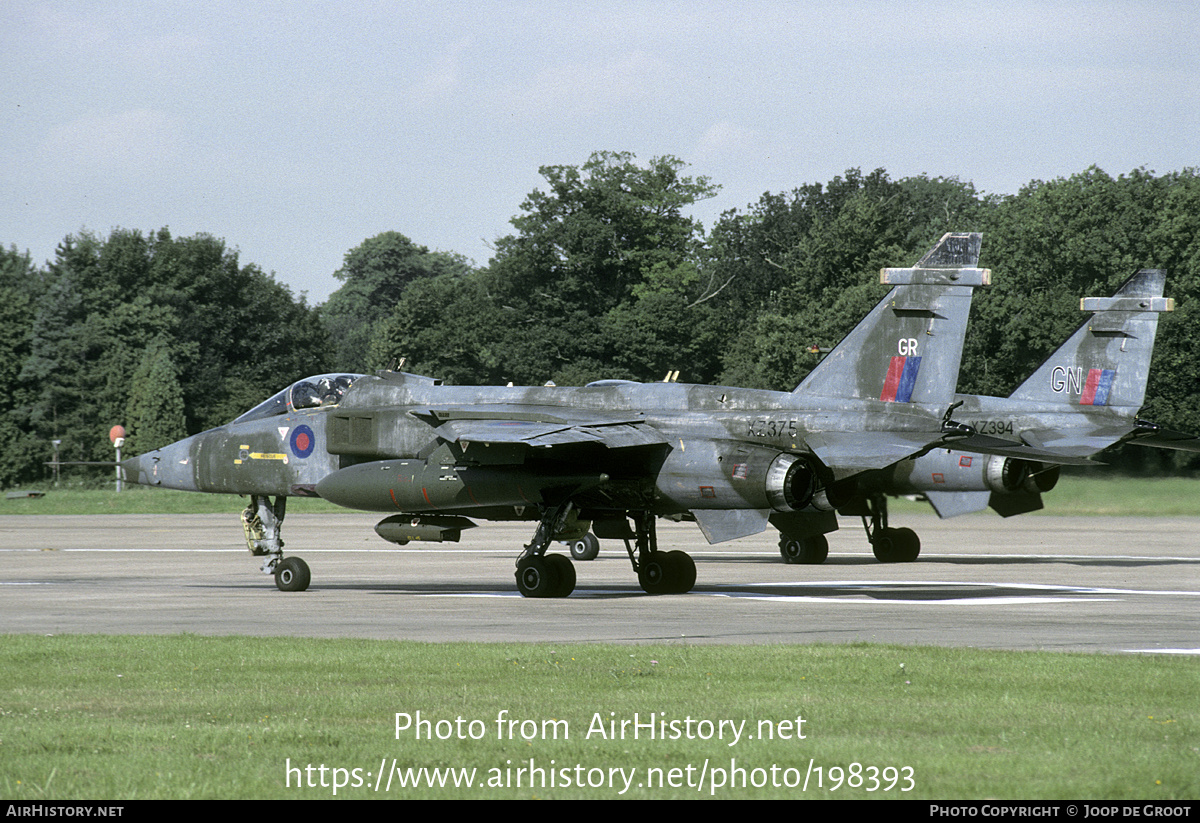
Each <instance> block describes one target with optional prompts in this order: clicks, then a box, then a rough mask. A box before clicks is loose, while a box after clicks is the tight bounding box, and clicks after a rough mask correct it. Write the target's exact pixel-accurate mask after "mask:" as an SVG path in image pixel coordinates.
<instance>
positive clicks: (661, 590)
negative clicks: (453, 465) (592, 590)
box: [516, 502, 696, 597]
mask: <svg viewBox="0 0 1200 823" xmlns="http://www.w3.org/2000/svg"><path fill="white" fill-rule="evenodd" d="M570 510H571V503H570V502H567V503H563V504H561V505H558V506H553V507H551V508H548V509H546V510H545V511H544V512H543V513H542V519H541V521H540V522H539V523H538V527H537V531H536V532H534V535H533V540H532V541H531V542H530V543H529V545H527V546H526V547H525V550H524V551H523V552H521V556H520V557H518V558H517V572H516V578H517V589H518V590H519V591H520V592H521V594H523V595H524V596H525V597H566V596H567V595H569V594H570V593H571V592H572V591H574V590H575V567H574V565H572V564H571V561H570V560H568V559H567V558H566V557H565V556H563V555H561V554H546V548H547V547H548V546H549V545H550V543H551V542H552V541H553V535H554V534H555V533H556V532H558V531H559V530H560V528H561V527H562V525H563V524H564V522H565V519H566V516H567V514H568V512H570ZM628 516H629V517H631V518H633V521H634V527H635V530H636V531H633V532H630V534H629V536H628V537H626V538H625V550H626V552H628V554H629V561H630V562H631V563H632V564H633V570H634V572H635V573H636V574H637V576H638V583H639V584H640V585H641V587H642V589H643V590H644V591H645V592H646V593H647V594H684V593H686V592H689V591H691V590H692V586H694V585H695V584H696V563H695V561H693V560H692V558H691V556H690V555H688V554H687V553H686V552H681V551H669V552H660V551H659V550H658V540H657V536H656V534H655V530H654V515H652V514H651V513H650V512H629V515H628ZM588 537H590V538H591V539H592V541H596V538H595V537H592V535H590V534H589V535H588ZM630 538H633V540H634V541H635V543H636V550H635V548H634V545H631V544H630V542H629V541H630ZM580 542H583V541H575V542H573V543H572V544H571V549H572V554H573V555H575V545H576V543H580ZM596 545H597V547H598V545H599V543H598V541H596ZM576 556H577V557H578V555H576ZM592 556H593V557H594V556H595V555H594V554H593V555H592ZM580 559H590V558H580Z"/></svg>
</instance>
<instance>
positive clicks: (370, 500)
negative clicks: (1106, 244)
mask: <svg viewBox="0 0 1200 823" xmlns="http://www.w3.org/2000/svg"><path fill="white" fill-rule="evenodd" d="M980 240H981V238H980V235H978V234H948V235H946V236H945V237H943V238H942V239H941V241H939V242H938V243H937V245H936V246H935V247H934V248H933V249H932V250H931V251H930V252H929V253H928V254H926V255H925V256H924V257H923V258H922V259H921V260H920V261H918V262H917V264H916V265H914V266H913V267H911V268H900V269H884V270H883V272H882V275H881V279H882V281H883V282H884V283H885V284H889V285H892V286H893V288H892V290H891V291H890V292H889V293H888V294H887V296H886V297H885V298H884V299H883V300H882V301H880V303H879V304H878V305H877V306H876V307H875V308H874V309H873V310H872V311H871V312H870V313H869V314H868V315H867V317H866V318H865V319H864V320H863V321H862V322H861V323H859V325H858V326H857V327H855V328H854V330H853V331H851V333H850V334H849V335H848V336H847V337H846V338H845V339H844V340H843V341H842V342H841V343H840V344H839V345H838V346H837V347H836V348H834V349H833V351H832V352H830V354H829V355H828V356H827V357H826V358H825V359H824V360H823V361H822V362H821V363H820V364H819V365H818V366H817V367H816V368H815V369H814V370H813V371H812V372H811V373H810V374H809V375H808V376H807V377H806V378H805V379H804V381H803V382H802V383H801V384H800V385H799V386H798V387H797V388H796V389H795V390H794V391H792V392H790V393H786V392H772V391H759V390H751V389H739V388H729V387H721V386H707V385H685V384H678V383H665V384H664V383H649V384H644V383H635V382H630V381H621V380H606V381H599V382H597V383H592V384H589V385H587V386H583V387H578V388H559V387H552V386H545V387H512V386H509V387H469V386H446V385H443V384H442V382H441V381H440V380H437V379H433V378H430V377H423V376H420V375H413V374H407V373H403V372H397V371H383V372H379V373H378V374H375V375H354V374H331V375H322V376H318V377H313V378H309V379H306V380H301V381H299V382H297V383H295V384H293V385H292V386H289V387H288V388H286V389H284V390H283V391H281V392H279V393H278V394H276V395H274V396H273V397H271V398H269V399H267V400H266V401H264V402H263V403H261V404H259V405H258V406H256V407H255V408H253V409H251V410H250V411H248V412H246V413H245V414H243V415H241V416H240V417H238V418H237V419H236V420H234V421H233V422H231V423H229V424H227V425H225V426H222V427H219V428H216V429H212V430H210V431H206V432H203V433H201V434H198V435H195V436H193V437H189V438H187V439H185V440H181V441H179V442H177V443H174V444H172V445H170V446H167V447H164V448H162V449H158V450H156V451H152V452H149V453H147V454H143V455H141V456H139V457H135V458H131V459H129V460H126V461H125V462H124V464H123V465H124V467H125V469H126V472H127V474H128V476H129V477H130V478H133V479H136V481H137V482H139V483H142V484H146V485H151V486H162V487H165V488H174V489H186V490H192V491H202V492H213V493H224V494H238V495H248V496H249V498H250V503H249V506H248V507H247V509H246V511H245V512H244V513H243V523H244V526H245V530H246V539H247V544H248V546H249V548H250V550H251V553H252V554H255V555H259V556H263V557H264V562H263V567H262V568H263V571H264V572H266V573H268V574H270V575H273V576H274V578H275V582H276V585H277V586H278V587H279V588H280V589H282V590H285V591H302V590H304V589H305V588H307V587H308V585H309V581H310V572H309V568H308V566H307V565H306V564H305V563H304V561H303V560H301V559H300V558H298V557H286V558H285V557H284V556H283V541H282V539H281V537H280V527H281V525H282V522H283V519H284V514H285V512H286V503H287V499H288V497H292V496H319V497H322V498H325V499H326V500H330V501H332V502H334V503H336V504H338V505H342V506H347V507H350V508H356V509H363V510H368V511H379V512H387V513H389V515H390V516H389V517H387V518H385V519H384V520H383V521H382V522H381V523H380V524H379V525H378V526H377V527H376V530H377V532H379V534H380V535H381V536H383V537H385V538H386V539H388V540H391V541H393V542H397V543H405V542H408V541H412V540H433V541H444V540H450V541H457V540H458V539H459V536H460V534H461V532H462V530H463V529H466V528H469V527H472V526H474V525H475V524H474V522H473V521H472V520H471V519H470V518H478V519H486V520H529V521H536V522H537V527H536V530H535V532H534V535H533V538H532V540H531V541H530V543H529V544H528V545H526V546H525V547H524V550H523V551H521V552H520V555H519V557H518V559H517V563H516V582H517V587H518V589H519V590H520V591H521V593H522V594H523V595H525V596H527V597H565V596H567V595H568V594H570V593H571V591H572V590H573V589H574V586H575V569H574V566H573V565H572V563H571V561H570V560H569V559H567V557H565V556H563V555H559V554H553V553H548V552H547V549H548V548H550V547H551V545H552V544H553V543H554V542H555V541H570V540H574V539H579V538H581V537H583V536H584V535H585V534H587V533H588V530H589V528H590V529H591V531H592V532H594V534H595V535H596V536H597V537H600V538H611V539H620V540H623V541H624V543H625V548H626V551H627V553H628V555H629V559H630V561H631V564H632V566H633V570H634V572H635V573H636V574H637V577H638V581H639V583H640V585H641V587H642V588H643V589H644V590H645V591H647V592H649V593H656V594H657V593H664V594H665V593H683V592H687V591H689V590H690V589H691V588H692V586H693V584H694V583H695V578H696V567H695V563H694V562H693V561H692V559H691V557H690V556H689V555H687V554H686V553H684V552H680V551H670V552H667V551H664V552H660V551H659V550H658V547H657V543H656V539H655V519H656V518H657V517H666V518H671V519H675V520H694V521H695V522H696V523H697V525H698V526H699V527H700V530H701V531H702V532H703V534H704V536H705V538H707V540H708V541H709V542H711V543H716V542H720V541H725V540H731V539H734V538H738V537H743V536H746V535H751V534H755V533H758V532H761V531H763V530H764V529H765V528H766V527H767V524H768V522H770V523H772V524H774V525H775V526H776V527H777V528H779V529H780V530H781V531H782V532H783V534H784V542H785V544H786V543H788V541H791V542H793V543H798V544H802V545H801V549H800V551H801V553H802V554H804V556H805V558H806V559H808V560H810V561H811V560H818V558H817V557H816V555H820V557H819V560H823V559H824V553H825V551H826V549H825V548H824V546H823V545H822V544H823V538H821V539H820V543H818V542H816V540H815V538H818V537H820V535H822V534H823V533H825V532H827V531H830V530H831V526H830V524H831V523H832V528H836V517H835V514H834V511H835V509H836V508H838V506H839V505H840V504H841V503H842V502H843V501H841V500H840V499H839V494H841V492H842V491H843V490H844V489H847V488H850V487H851V486H853V484H854V483H855V478H857V477H859V476H861V475H872V474H877V473H880V472H887V471H889V470H891V469H892V468H893V467H896V466H897V465H899V464H902V463H905V462H906V461H913V460H915V459H919V458H921V457H923V456H926V455H929V454H931V453H934V452H935V451H937V450H943V451H944V450H945V449H947V448H950V447H952V446H953V444H954V443H955V442H957V441H960V440H963V439H965V438H967V437H970V436H972V432H970V431H969V430H967V428H966V427H964V426H962V425H959V424H957V423H954V422H952V421H951V419H950V413H949V412H948V409H949V408H950V407H951V405H952V404H953V403H954V402H955V397H954V388H955V384H956V382H957V376H958V369H959V363H960V360H961V356H962V347H963V341H964V338H965V334H966V327H967V317H968V312H969V309H970V303H971V296H972V293H973V290H974V289H975V288H976V287H978V286H982V285H986V284H987V283H988V282H989V280H990V274H989V272H988V271H987V270H985V269H979V268H977V263H978V257H979V247H980ZM977 446H978V444H977ZM1027 451H1029V452H1031V455H1029V456H1031V457H1035V458H1036V457H1038V456H1043V457H1044V456H1046V455H1041V454H1040V453H1039V452H1038V450H1036V449H1033V448H1028V449H1027ZM875 520H876V526H877V527H876V528H875V529H874V531H873V533H871V538H872V540H873V542H875V543H876V544H877V545H879V544H880V543H883V542H888V543H889V544H895V545H897V546H899V547H900V550H901V551H911V542H912V541H911V540H910V539H909V538H908V537H907V535H908V534H910V532H908V531H907V530H903V529H889V528H887V526H886V519H885V518H882V519H881V518H880V516H878V515H877V516H876V518H875Z"/></svg>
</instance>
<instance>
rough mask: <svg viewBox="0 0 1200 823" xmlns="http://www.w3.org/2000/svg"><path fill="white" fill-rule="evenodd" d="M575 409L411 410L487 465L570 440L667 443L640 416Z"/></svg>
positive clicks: (614, 444) (607, 444) (622, 445)
mask: <svg viewBox="0 0 1200 823" xmlns="http://www.w3.org/2000/svg"><path fill="white" fill-rule="evenodd" d="M571 411H572V410H571V409H563V408H556V409H554V410H553V413H538V412H537V411H520V412H513V411H511V409H501V408H486V407H476V408H474V409H470V410H463V409H417V410H414V411H412V412H409V413H410V414H412V415H413V416H414V417H418V418H420V419H423V420H425V421H426V422H427V423H430V424H431V425H433V426H434V427H435V429H436V431H437V435H438V437H439V438H440V439H441V440H442V441H443V442H446V443H451V444H455V445H457V446H458V447H459V448H460V449H461V450H462V453H463V456H464V458H466V459H467V460H469V461H470V462H474V463H479V464H483V465H497V464H505V463H521V462H524V460H525V458H526V457H527V456H528V455H529V452H530V451H531V450H532V451H535V452H536V451H544V450H549V449H554V448H557V447H563V446H572V445H575V446H579V445H591V446H599V447H603V448H606V449H628V448H635V447H642V446H657V445H662V444H665V443H666V442H667V441H666V439H665V438H664V437H663V436H662V434H660V433H659V432H658V431H657V430H656V429H654V428H653V427H651V426H650V425H649V424H647V423H646V422H645V420H644V419H642V418H641V417H636V416H635V417H630V416H628V415H625V416H618V415H611V416H605V415H603V414H595V413H588V414H585V415H579V416H572V415H570V412H571ZM564 412H565V413H567V415H568V416H564ZM572 417H573V418H574V419H572Z"/></svg>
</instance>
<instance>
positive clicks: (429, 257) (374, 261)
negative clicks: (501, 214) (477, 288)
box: [320, 231, 471, 372]
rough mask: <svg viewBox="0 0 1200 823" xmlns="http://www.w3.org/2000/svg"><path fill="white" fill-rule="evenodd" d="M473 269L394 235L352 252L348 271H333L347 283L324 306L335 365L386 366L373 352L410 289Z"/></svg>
mask: <svg viewBox="0 0 1200 823" xmlns="http://www.w3.org/2000/svg"><path fill="white" fill-rule="evenodd" d="M470 270H471V267H470V266H469V265H468V264H467V262H466V261H465V259H464V258H462V257H460V256H458V255H454V254H446V253H443V252H431V251H429V249H427V248H425V247H424V246H418V245H417V244H415V243H413V242H412V241H411V240H409V239H408V238H407V237H405V236H404V235H402V234H400V233H399V232H394V231H389V232H384V233H383V234H378V235H376V236H375V237H371V238H368V239H367V240H364V241H363V242H362V243H361V244H360V245H358V246H356V247H355V248H353V249H351V250H350V251H348V252H346V257H345V262H344V264H343V265H342V268H340V269H338V270H337V271H336V272H334V273H333V276H334V277H336V278H337V279H339V280H341V281H343V282H344V285H343V286H342V287H341V288H339V289H338V290H337V291H335V292H334V293H333V294H331V295H330V296H329V300H328V301H327V302H326V303H325V304H324V305H323V306H322V307H321V308H320V314H321V322H322V323H323V324H324V325H325V329H326V331H327V332H328V334H329V337H330V341H331V343H332V344H333V358H332V362H333V367H334V368H335V369H337V370H342V371H354V372H365V371H370V370H371V368H372V366H374V367H376V368H379V367H382V366H384V365H386V361H373V360H372V359H371V358H370V357H369V356H368V352H369V351H370V346H371V343H372V340H373V339H374V337H375V336H376V334H377V332H378V330H379V328H378V327H379V324H380V321H382V320H383V319H384V318H386V317H388V316H389V315H390V314H391V312H392V310H393V309H394V308H395V306H396V304H397V303H399V301H400V299H401V297H402V296H403V294H404V292H405V290H406V289H407V288H408V287H409V286H411V285H412V284H414V283H416V282H418V281H420V280H422V279H425V278H432V277H440V276H448V277H451V278H461V277H463V276H465V275H466V274H467V273H468V272H469V271H470Z"/></svg>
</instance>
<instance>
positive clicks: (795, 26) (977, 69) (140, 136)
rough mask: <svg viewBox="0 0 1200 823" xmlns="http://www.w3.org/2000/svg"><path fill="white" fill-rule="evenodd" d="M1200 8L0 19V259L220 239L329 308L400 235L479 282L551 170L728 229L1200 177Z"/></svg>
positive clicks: (258, 11) (448, 9) (609, 6)
mask: <svg viewBox="0 0 1200 823" xmlns="http://www.w3.org/2000/svg"><path fill="white" fill-rule="evenodd" d="M1198 41H1200V3H1196V2H1194V0H1187V1H1186V2H1153V0H1130V1H1129V2H1104V0H1086V2H1050V0H1046V1H1045V2H1030V0H1006V1H1005V2H1004V3H996V2H987V3H978V2H953V3H951V2H946V3H942V2H924V3H921V2H900V3H897V2H888V3H885V2H837V3H835V2H816V0H809V1H808V2H786V0H776V2H769V3H768V2H754V0H737V2H701V1H699V0H697V1H696V2H590V3H579V2H534V1H532V0H531V1H530V2H488V1H487V0H472V1H471V2H465V3H451V2H428V3H424V2H422V3H417V2H376V3H367V2H353V1H349V2H348V1H347V0H342V2H338V3H328V2H321V3H315V2H298V1H297V0H289V2H281V3H266V2H255V1H254V0H251V2H245V1H244V0H243V2H237V3H227V2H207V1H206V2H201V3H184V2H148V1H147V0H143V1H142V2H129V0H106V2H104V3H96V2H38V1H37V0H3V2H2V3H0V66H2V68H3V71H2V73H0V107H2V112H3V115H2V119H0V147H2V151H3V162H2V163H0V191H2V192H3V197H2V198H0V245H3V246H4V247H8V246H10V245H15V246H16V247H17V248H18V250H20V251H26V250H28V251H29V252H31V253H32V255H33V257H34V260H35V262H37V263H41V262H44V261H45V260H47V259H50V258H52V257H53V256H54V249H55V247H56V245H57V244H58V243H59V242H60V241H61V240H62V239H63V237H65V236H66V235H67V234H71V233H74V232H78V231H80V230H81V229H85V228H86V229H89V230H92V231H95V232H98V233H99V234H101V235H102V236H107V234H108V233H109V231H110V230H111V229H113V228H115V227H122V228H131V229H140V230H143V231H153V230H156V229H158V228H161V227H162V226H169V227H170V229H171V231H172V233H173V234H175V235H177V236H186V235H192V234H196V233H199V232H206V233H209V234H212V235H215V236H217V237H221V238H224V239H225V241H226V243H227V244H228V245H229V246H231V247H236V248H237V249H239V250H240V260H241V262H242V263H243V264H245V263H256V264H258V265H259V266H260V267H262V268H263V269H264V270H266V271H271V272H274V273H275V274H276V276H277V277H278V278H279V279H280V280H281V281H283V282H284V283H287V284H288V285H289V286H291V287H292V289H293V290H294V291H296V292H301V291H303V292H307V294H308V296H309V301H310V302H311V303H319V302H322V301H324V300H325V298H326V297H328V295H329V293H330V292H331V291H333V290H334V289H335V288H337V286H338V285H339V283H338V281H336V280H335V279H334V278H333V276H332V275H333V272H334V271H336V270H337V269H338V268H339V267H340V266H341V264H342V259H343V255H344V254H345V253H346V252H347V251H348V250H349V249H351V248H353V247H354V246H357V245H358V244H359V243H361V242H362V241H363V240H364V239H366V238H368V237H371V236H373V235H375V234H378V233H379V232H382V231H388V230H395V231H399V232H401V233H403V234H405V235H407V236H408V237H409V238H411V239H412V240H413V241H414V242H417V243H420V244H422V245H425V246H428V247H430V248H432V249H438V250H442V251H453V252H458V253H460V254H463V255H466V256H467V257H469V258H472V259H473V260H474V261H475V262H476V263H478V264H480V265H483V264H486V263H487V261H488V259H489V258H490V254H491V252H490V246H491V244H492V243H493V241H494V240H495V239H496V238H497V237H501V236H503V235H505V234H509V233H511V230H512V229H511V226H510V225H509V223H508V221H509V219H510V218H511V217H513V216H514V215H516V214H517V213H518V212H519V210H520V204H521V202H522V200H523V199H524V197H525V195H526V194H528V193H529V192H530V191H531V190H533V189H535V188H538V187H539V186H541V185H542V182H543V180H542V178H541V176H540V175H539V174H538V171H537V170H538V167H539V166H542V165H551V164H570V165H579V164H581V163H583V162H584V161H585V160H586V159H587V157H588V155H589V154H590V153H592V152H593V151H598V150H604V149H608V150H616V151H631V152H634V153H635V154H636V155H637V156H638V158H639V159H640V160H643V161H645V160H649V159H650V158H651V157H655V156H660V155H664V154H669V155H674V156H676V157H679V158H680V159H682V160H684V161H685V162H687V163H688V164H690V169H689V173H690V174H693V175H704V176H707V177H709V178H711V179H712V181H713V182H715V183H718V184H720V185H721V186H722V191H721V194H720V196H719V197H718V198H716V199H714V200H712V201H708V202H706V203H704V204H703V205H702V206H701V207H699V208H698V209H697V210H696V212H695V214H696V215H697V216H698V217H700V218H701V219H702V220H703V222H704V224H705V226H706V227H709V226H711V225H712V223H713V221H714V220H715V218H716V217H717V216H719V215H720V213H721V212H723V211H725V210H727V209H731V208H737V209H743V210H744V209H745V207H746V206H747V205H748V204H750V203H754V202H756V201H757V200H758V198H759V196H760V195H761V194H762V193H763V192H766V191H773V192H780V191H790V190H791V189H793V188H795V187H797V186H799V185H801V184H804V183H812V182H825V181H828V180H829V179H830V178H831V177H833V176H834V175H838V174H841V173H843V172H844V171H845V170H846V169H848V168H855V167H857V168H861V169H862V170H863V171H864V172H867V171H870V170H872V169H875V168H878V167H883V168H885V169H887V171H888V173H889V174H890V176H891V177H892V178H893V179H898V178H901V177H907V176H912V175H919V174H928V175H931V176H945V177H958V178H959V179H960V180H964V181H971V182H973V183H974V184H975V186H976V188H978V189H979V190H981V191H984V192H990V193H1000V194H1011V193H1015V192H1016V191H1017V190H1018V189H1019V188H1020V187H1021V186H1022V185H1024V184H1025V183H1027V182H1029V181H1030V180H1033V179H1042V180H1046V179H1053V178H1057V177H1066V176H1070V175H1072V174H1075V173H1077V172H1080V171H1083V170H1084V169H1086V168H1087V167H1089V166H1091V165H1097V166H1100V167H1101V168H1102V169H1104V170H1105V171H1107V172H1108V173H1110V174H1112V175H1114V176H1116V175H1118V174H1124V173H1128V172H1129V171H1131V170H1132V169H1135V168H1138V167H1143V166H1144V167H1146V168H1147V169H1150V170H1153V171H1155V172H1157V173H1159V174H1162V173H1166V172H1171V171H1178V170H1181V169H1183V168H1186V167H1189V166H1196V165H1200V151H1198V149H1200V46H1198V45H1197V42H1198Z"/></svg>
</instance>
